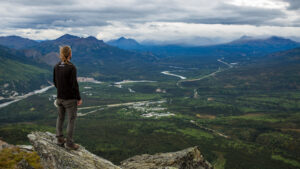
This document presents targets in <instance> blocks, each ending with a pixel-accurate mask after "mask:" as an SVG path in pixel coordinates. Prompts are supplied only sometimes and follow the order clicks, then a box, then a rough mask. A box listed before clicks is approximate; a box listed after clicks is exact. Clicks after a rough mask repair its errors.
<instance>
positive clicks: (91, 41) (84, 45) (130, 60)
mask: <svg viewBox="0 0 300 169" xmlns="http://www.w3.org/2000/svg"><path fill="white" fill-rule="evenodd" d="M62 45H69V46H71V48H72V62H73V63H75V64H76V65H77V66H78V72H79V74H80V75H82V76H92V77H95V78H99V79H101V80H104V79H110V80H112V79H115V80H123V79H124V78H138V75H137V74H139V75H142V74H144V73H145V72H146V71H147V70H145V69H144V68H145V67H153V66H155V65H154V64H153V62H155V61H156V60H157V58H156V57H155V56H154V55H152V54H148V53H138V52H133V51H127V50H123V49H119V48H117V47H113V46H110V45H107V44H106V43H104V42H103V41H102V40H98V39H96V38H95V37H91V36H90V37H87V38H80V37H77V36H73V35H69V34H66V35H64V36H62V37H60V38H58V39H55V40H51V41H50V40H49V41H44V42H41V43H39V44H38V45H36V46H34V47H32V48H30V49H27V50H25V51H24V52H25V53H26V56H27V57H33V58H35V59H36V60H38V61H40V62H44V63H48V64H50V65H54V64H55V63H56V62H58V61H59V58H58V52H59V46H62ZM128 70H130V73H128ZM143 71H145V72H143ZM140 78H143V77H140Z"/></svg>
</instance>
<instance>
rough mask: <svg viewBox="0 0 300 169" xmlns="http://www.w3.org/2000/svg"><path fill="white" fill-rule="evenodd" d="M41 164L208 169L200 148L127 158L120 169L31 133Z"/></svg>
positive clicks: (84, 168) (65, 168) (86, 168)
mask: <svg viewBox="0 0 300 169" xmlns="http://www.w3.org/2000/svg"><path fill="white" fill-rule="evenodd" d="M28 138H29V140H30V142H31V144H32V145H33V147H34V150H35V151H36V152H37V153H38V154H39V156H40V158H41V163H42V166H43V167H44V168H47V169H73V168H76V169H211V168H212V167H211V164H210V163H208V162H207V161H206V160H205V159H204V158H203V156H202V155H201V153H200V150H199V148H198V147H197V146H196V147H191V148H187V149H184V150H181V151H177V152H170V153H157V154H154V155H149V154H142V155H136V156H133V157H131V158H128V159H126V160H124V161H122V162H121V165H120V166H117V165H114V164H113V163H112V162H110V161H108V160H106V159H104V158H101V157H99V156H96V155H94V154H92V153H90V152H89V151H87V150H86V149H85V148H84V147H82V146H80V148H79V150H76V151H74V150H67V149H65V148H63V147H59V146H57V145H56V144H55V142H56V138H55V135H54V134H52V133H49V132H33V133H31V134H29V135H28Z"/></svg>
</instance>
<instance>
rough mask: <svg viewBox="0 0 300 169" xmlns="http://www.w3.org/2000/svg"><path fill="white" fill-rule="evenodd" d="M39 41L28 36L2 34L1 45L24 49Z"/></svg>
mask: <svg viewBox="0 0 300 169" xmlns="http://www.w3.org/2000/svg"><path fill="white" fill-rule="evenodd" d="M37 44H38V42H36V41H34V40H31V39H27V38H22V37H19V36H2V37H0V45H3V46H6V47H9V48H14V49H24V48H28V47H31V46H34V45H37Z"/></svg>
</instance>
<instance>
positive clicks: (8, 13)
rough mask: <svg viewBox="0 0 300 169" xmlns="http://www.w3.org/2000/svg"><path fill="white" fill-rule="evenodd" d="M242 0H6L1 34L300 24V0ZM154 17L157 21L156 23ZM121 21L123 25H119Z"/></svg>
mask: <svg viewBox="0 0 300 169" xmlns="http://www.w3.org/2000/svg"><path fill="white" fill-rule="evenodd" d="M239 1H242V0H227V1H223V0H211V1H209V2H208V1H207V0H187V1H182V0H160V1H152V0H109V1H106V0H89V1H85V0H63V1H62V0H51V1H49V0H3V1H0V11H1V13H0V19H1V21H2V22H1V23H2V24H1V25H0V30H1V31H0V34H2V35H4V34H8V33H9V32H14V31H13V30H18V31H19V32H21V33H20V34H30V36H33V34H34V33H36V34H37V33H41V32H42V34H43V37H44V36H46V35H47V34H50V33H49V32H51V33H52V34H55V35H56V36H58V35H60V34H62V33H65V32H68V33H76V34H90V35H97V34H98V33H99V32H101V31H102V29H104V28H105V29H106V35H107V36H110V37H111V36H113V35H112V34H114V32H107V30H109V29H110V26H111V27H113V29H114V31H118V32H122V31H124V32H125V30H124V29H126V32H130V31H131V30H139V29H142V28H139V26H142V25H147V29H150V30H151V31H156V32H159V31H161V30H162V29H164V28H162V27H161V26H160V25H159V24H157V23H158V22H163V23H177V22H178V23H187V24H220V25H250V26H251V25H252V26H277V27H299V26H300V25H299V22H298V21H299V19H300V11H298V10H295V9H299V7H300V1H299V0H261V1H259V0H251V1H247V3H237V2H239ZM254 1H255V3H254ZM263 1H268V2H270V3H271V2H275V1H276V2H288V3H289V4H290V6H284V5H281V4H279V5H277V4H275V6H274V7H272V6H264V3H261V2H263ZM243 2H246V1H243ZM257 4H259V5H257ZM276 5H277V6H276ZM153 22H155V23H156V24H151V23H153ZM115 23H120V24H115ZM117 25H120V27H118V28H117V27H116V26H117ZM124 25H126V27H124ZM185 26H188V25H185ZM144 29H146V28H144ZM178 29H179V28H178ZM18 31H15V32H18ZM172 31H175V32H176V31H177V32H180V31H179V30H172ZM24 32H25V33H24ZM53 32H54V33H53ZM133 36H134V35H133ZM139 36H141V35H139ZM190 36H192V35H190ZM49 37H54V35H52V36H49Z"/></svg>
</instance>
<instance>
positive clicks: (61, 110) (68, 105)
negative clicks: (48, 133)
mask: <svg viewBox="0 0 300 169" xmlns="http://www.w3.org/2000/svg"><path fill="white" fill-rule="evenodd" d="M56 104H57V106H58V117H57V121H56V137H63V124H64V120H65V115H66V113H67V114H68V127H67V144H72V143H73V142H74V141H73V132H74V127H75V119H76V116H77V100H76V99H71V100H64V99H57V100H56Z"/></svg>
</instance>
